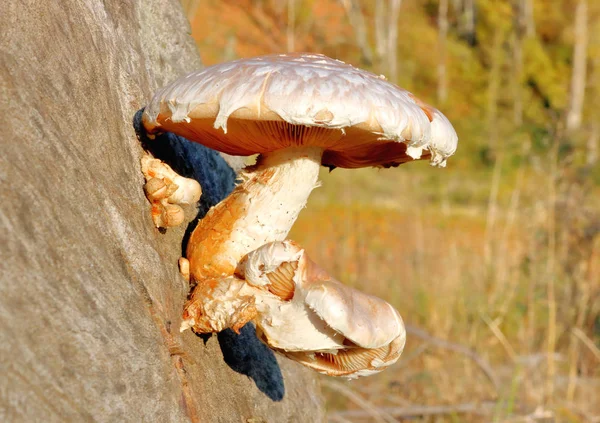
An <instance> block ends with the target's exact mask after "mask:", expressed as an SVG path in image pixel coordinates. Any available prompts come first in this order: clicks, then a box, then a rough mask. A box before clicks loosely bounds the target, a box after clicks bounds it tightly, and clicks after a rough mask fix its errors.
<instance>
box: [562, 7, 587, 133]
mask: <svg viewBox="0 0 600 423" xmlns="http://www.w3.org/2000/svg"><path fill="white" fill-rule="evenodd" d="M587 27H588V13H587V0H579V1H578V2H577V9H576V10H575V45H574V47H573V70H572V73H571V94H570V99H569V110H568V112H567V129H568V130H577V129H579V128H580V127H581V118H582V112H583V100H584V97H585V82H586V65H587V44H588V33H587Z"/></svg>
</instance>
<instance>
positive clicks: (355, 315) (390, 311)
mask: <svg viewBox="0 0 600 423" xmlns="http://www.w3.org/2000/svg"><path fill="white" fill-rule="evenodd" d="M292 262H296V263H297V270H292V271H290V270H287V271H285V272H281V270H280V269H281V265H282V264H285V263H292ZM236 273H237V274H238V275H239V276H242V277H243V278H244V279H245V280H246V282H247V283H248V284H250V285H252V286H254V287H259V288H265V287H268V286H269V285H270V286H271V287H272V286H273V285H274V284H275V282H277V283H278V284H279V287H278V290H279V292H280V293H284V292H285V291H291V295H290V296H289V298H290V300H289V303H288V304H287V305H282V304H280V303H278V305H277V306H276V307H272V308H273V310H271V311H269V314H270V316H269V317H268V319H267V322H271V323H272V322H273V321H274V320H275V318H274V315H275V314H278V313H281V312H283V314H284V315H285V316H283V320H286V319H289V322H288V323H287V324H296V323H298V322H300V321H302V320H303V319H304V315H307V316H309V315H312V313H314V314H316V316H318V319H317V320H315V319H312V324H314V325H316V326H318V327H319V331H320V332H323V333H325V332H328V331H329V329H324V328H331V329H333V330H334V331H335V332H334V333H337V334H340V335H343V338H346V339H347V340H348V341H351V343H352V344H354V345H351V344H348V343H347V342H346V343H344V344H343V346H344V347H348V346H353V347H363V348H369V349H373V348H380V347H383V346H385V345H388V344H389V343H390V342H392V341H393V340H394V339H397V338H399V337H401V336H404V335H405V328H404V322H403V321H402V318H401V317H400V314H399V313H398V311H396V309H394V307H392V306H391V305H390V304H389V303H387V302H385V301H384V300H382V299H380V298H377V297H375V296H372V295H368V294H365V293H363V292H361V291H359V290H357V289H355V288H352V287H350V286H347V285H344V284H343V283H341V282H339V281H337V280H336V279H334V278H332V277H331V276H329V274H328V273H327V272H326V271H325V270H323V269H322V268H321V267H320V266H319V265H317V264H316V263H315V262H314V261H313V260H311V259H310V257H308V255H307V254H306V253H305V251H304V250H303V249H302V248H301V247H300V246H299V245H298V244H296V243H295V242H293V241H290V240H286V241H283V242H272V243H269V244H265V245H263V246H261V247H260V248H258V249H257V250H254V251H252V252H250V253H249V254H248V255H247V256H246V257H244V259H242V260H241V261H240V263H239V265H238V269H237V270H236ZM273 275H277V276H276V279H273V277H272V276H273ZM286 286H287V287H286ZM286 297H288V296H287V295H286ZM286 301H287V299H286ZM306 306H308V308H309V309H310V312H309V313H308V314H307V311H306ZM296 309H297V310H301V312H300V313H299V314H298V315H297V316H295V317H292V315H293V314H294V313H295V310H296ZM297 310H296V311H297ZM278 320H282V319H278ZM283 320H282V321H283ZM304 320H306V319H304ZM308 320H311V319H308ZM322 323H325V325H326V326H323V327H321V324H322ZM304 324H306V325H307V326H310V325H309V324H308V323H306V322H304ZM260 325H261V323H260V322H259V326H260ZM264 326H265V327H264V328H263V330H264V331H265V333H266V334H267V337H271V338H273V339H274V342H275V337H276V332H278V331H279V328H275V327H269V326H270V325H269V324H265V325H264ZM316 326H315V327H316ZM295 332H298V331H295ZM315 333H316V332H315ZM269 334H271V335H272V336H271V335H269ZM327 336H330V334H328V335H327ZM280 341H282V342H283V339H280ZM342 341H343V339H339V338H338V339H337V340H336V341H335V342H336V343H340V342H342ZM277 346H278V347H279V348H284V349H288V350H293V349H295V347H296V346H295V345H294V346H292V345H285V344H278V345H277ZM339 347H342V344H339ZM327 348H335V346H334V345H333V344H332V345H329V344H328V345H327V347H324V346H322V347H321V349H327Z"/></svg>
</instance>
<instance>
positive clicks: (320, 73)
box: [144, 54, 458, 168]
mask: <svg viewBox="0 0 600 423" xmlns="http://www.w3.org/2000/svg"><path fill="white" fill-rule="evenodd" d="M144 125H145V127H146V129H147V130H148V131H149V132H153V131H170V132H174V133H177V134H179V135H182V136H184V137H186V138H188V139H190V140H192V141H196V142H199V143H201V144H203V145H206V146H207V147H210V148H213V149H216V150H219V151H222V152H224V153H227V154H232V155H251V154H256V153H265V152H271V151H275V150H278V149H282V148H287V147H294V146H318V147H322V148H323V149H324V154H323V164H324V165H328V166H336V167H345V168H356V167H364V166H386V167H387V166H395V165H398V164H400V163H404V162H407V161H411V160H416V159H419V158H429V159H430V160H431V163H432V164H433V165H437V166H444V165H445V161H446V158H447V157H449V156H451V155H452V154H454V152H455V150H456V146H457V142H458V138H457V135H456V132H455V131H454V128H453V127H452V125H451V124H450V122H449V121H448V120H447V119H446V117H445V116H444V115H443V114H442V113H441V112H439V111H438V110H437V109H434V108H433V107H431V106H428V105H426V104H425V103H423V102H421V101H420V100H418V99H417V98H415V97H414V96H413V95H412V94H411V93H409V92H408V91H406V90H403V89H402V88H399V87H398V86H396V85H394V84H391V83H389V82H387V81H385V79H384V78H383V77H380V76H377V75H374V74H372V73H369V72H366V71H363V70H360V69H357V68H354V67H352V66H350V65H347V64H345V63H343V62H341V61H339V60H334V59H330V58H328V57H326V56H323V55H318V54H289V55H273V56H263V57H255V58H251V59H242V60H236V61H233V62H228V63H223V64H220V65H216V66H212V67H208V68H206V69H204V70H202V71H198V72H194V73H191V74H189V75H187V76H184V77H182V78H180V79H178V80H176V81H175V82H173V83H172V84H170V85H168V86H167V87H165V88H163V89H162V90H160V91H158V92H157V93H156V95H155V96H154V98H153V99H152V101H151V102H150V104H149V105H148V106H147V107H146V110H145V112H144Z"/></svg>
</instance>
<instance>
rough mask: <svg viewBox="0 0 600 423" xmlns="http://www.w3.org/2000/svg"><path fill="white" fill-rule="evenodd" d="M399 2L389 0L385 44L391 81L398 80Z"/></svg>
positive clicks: (399, 0)
mask: <svg viewBox="0 0 600 423" xmlns="http://www.w3.org/2000/svg"><path fill="white" fill-rule="evenodd" d="M401 4H402V1H401V0H390V10H389V16H388V19H389V20H388V39H387V43H386V45H387V62H388V72H389V79H390V81H392V82H398V18H399V17H400V5H401Z"/></svg>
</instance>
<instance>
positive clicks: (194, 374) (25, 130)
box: [0, 0, 323, 423]
mask: <svg viewBox="0 0 600 423" xmlns="http://www.w3.org/2000/svg"><path fill="white" fill-rule="evenodd" d="M0 15H1V16H2V18H3V30H2V31H1V32H0V49H1V50H0V92H1V93H2V95H0V110H1V111H2V113H1V114H0V115H1V118H0V120H1V122H0V123H1V125H2V144H1V145H2V154H0V180H1V181H2V183H1V184H0V196H1V197H2V200H3V201H2V203H1V206H0V245H2V247H1V248H0V275H1V276H0V277H1V279H2V281H1V283H0V329H1V330H0V333H1V335H0V373H1V374H2V377H1V378H0V420H1V421H6V422H16V421H26V422H32V421H44V422H65V421H73V422H84V421H111V422H129V421H132V422H134V421H151V422H186V421H191V422H209V423H212V422H236V423H239V422H240V421H243V422H246V421H251V420H249V419H253V420H252V421H269V422H275V421H277V422H296V421H311V422H312V421H321V420H322V419H323V409H322V404H321V402H320V399H319V398H320V395H319V389H318V385H317V382H316V378H315V376H314V374H313V373H312V372H310V371H308V370H306V369H304V368H302V367H300V366H299V365H297V364H296V363H292V362H290V361H288V360H286V359H284V358H281V357H276V356H275V355H274V354H273V353H272V352H271V351H270V350H268V349H267V348H266V347H265V346H264V345H263V344H261V343H260V342H259V341H258V340H257V338H256V337H255V335H254V332H253V329H252V328H251V327H249V326H247V327H245V328H244V330H243V331H242V334H241V335H240V336H237V335H235V334H233V333H232V332H224V333H221V334H219V336H212V337H209V338H207V339H204V340H203V339H201V338H199V337H197V336H195V335H194V334H192V333H191V332H187V333H184V334H180V333H179V330H178V328H179V323H180V322H181V311H182V307H183V303H184V302H185V300H186V295H187V293H188V290H189V287H188V286H187V284H186V283H185V282H184V280H183V279H182V278H181V276H180V275H179V272H178V269H177V260H178V258H179V256H180V254H181V251H182V238H183V236H184V233H185V228H179V229H169V230H168V231H167V232H166V233H161V232H159V231H157V230H156V229H155V228H154V227H153V224H152V221H151V219H150V206H149V204H148V202H147V201H146V199H145V197H144V194H143V190H142V186H143V177H142V175H141V171H140V164H139V160H140V157H141V154H142V148H141V147H140V142H139V141H138V139H137V138H136V135H135V132H134V127H133V125H132V120H133V116H134V114H135V113H136V111H137V110H139V109H140V108H141V107H143V106H144V105H145V104H146V103H147V101H148V100H149V99H150V97H151V95H152V93H153V92H154V91H155V90H156V89H157V88H159V87H161V86H163V85H165V84H166V83H168V82H169V81H171V80H173V79H174V78H176V77H178V76H179V75H181V74H184V73H186V72H188V71H191V70H193V69H195V68H199V67H200V66H201V62H200V60H199V57H198V55H197V52H196V46H195V45H194V44H193V41H192V40H191V38H190V37H189V35H188V33H189V27H188V24H187V21H186V19H185V18H184V16H183V13H182V9H181V6H180V5H179V3H178V2H177V1H176V0H146V1H141V0H130V1H123V0H104V1H102V2H98V1H34V0H21V1H4V2H1V3H0ZM158 141H159V140H157V142H158ZM168 142H172V145H170V147H172V148H167V149H165V154H171V155H172V156H174V157H175V158H177V159H178V161H179V162H180V164H181V163H183V165H185V166H183V165H182V166H183V167H184V168H185V167H186V166H187V173H189V174H191V176H196V177H197V178H198V179H200V182H201V184H202V186H203V189H204V194H203V198H202V204H201V211H206V209H207V208H208V207H210V205H211V204H214V203H215V202H216V201H219V199H220V198H222V197H223V196H224V195H226V194H227V191H228V190H230V189H231V188H232V186H233V180H234V174H233V171H232V170H231V169H230V168H229V167H227V166H226V164H225V163H224V162H223V159H222V158H221V156H219V155H218V154H216V153H215V152H212V151H210V150H207V149H203V148H202V147H200V146H198V145H197V144H192V143H188V142H185V141H183V140H180V139H173V140H170V141H168ZM158 144H159V146H164V145H167V144H164V143H162V142H158ZM184 170H185V169H184ZM194 212H195V210H194V208H192V207H190V208H188V210H187V213H188V215H189V216H190V217H191V216H193V214H194Z"/></svg>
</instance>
